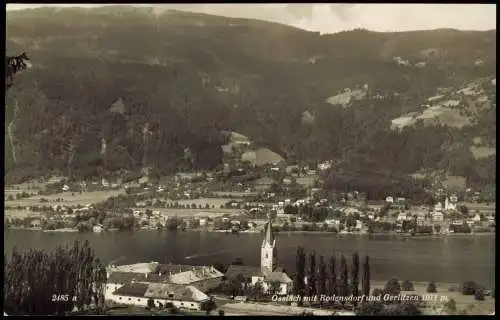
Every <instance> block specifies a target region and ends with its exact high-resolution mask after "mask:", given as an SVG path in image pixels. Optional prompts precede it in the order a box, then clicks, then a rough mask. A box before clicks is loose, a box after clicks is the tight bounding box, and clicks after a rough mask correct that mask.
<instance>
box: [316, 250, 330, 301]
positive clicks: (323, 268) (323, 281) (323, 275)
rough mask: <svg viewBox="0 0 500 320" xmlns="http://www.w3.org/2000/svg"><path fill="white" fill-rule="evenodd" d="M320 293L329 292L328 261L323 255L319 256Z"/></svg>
mask: <svg viewBox="0 0 500 320" xmlns="http://www.w3.org/2000/svg"><path fill="white" fill-rule="evenodd" d="M318 280H319V282H318V293H319V294H328V292H327V288H326V280H327V274H326V263H325V259H324V258H323V256H320V257H319V269H318Z"/></svg>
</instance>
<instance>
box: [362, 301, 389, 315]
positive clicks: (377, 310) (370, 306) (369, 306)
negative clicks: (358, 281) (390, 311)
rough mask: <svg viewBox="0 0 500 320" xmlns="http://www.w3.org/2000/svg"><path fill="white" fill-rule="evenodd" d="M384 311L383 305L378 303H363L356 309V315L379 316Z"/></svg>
mask: <svg viewBox="0 0 500 320" xmlns="http://www.w3.org/2000/svg"><path fill="white" fill-rule="evenodd" d="M383 310H384V304H383V303H382V302H380V301H370V302H364V303H362V304H361V306H360V307H359V308H358V310H357V312H356V315H358V316H379V315H381V314H382V311H383Z"/></svg>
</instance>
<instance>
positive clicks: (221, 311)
mask: <svg viewBox="0 0 500 320" xmlns="http://www.w3.org/2000/svg"><path fill="white" fill-rule="evenodd" d="M219 316H221V317H223V316H224V310H222V309H220V310H219Z"/></svg>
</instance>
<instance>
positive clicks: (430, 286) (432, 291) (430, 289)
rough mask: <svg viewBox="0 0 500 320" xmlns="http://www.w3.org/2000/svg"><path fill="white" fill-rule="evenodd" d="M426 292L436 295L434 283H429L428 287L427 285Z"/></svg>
mask: <svg viewBox="0 0 500 320" xmlns="http://www.w3.org/2000/svg"><path fill="white" fill-rule="evenodd" d="M427 292H428V293H436V292H437V289H436V284H435V283H434V282H430V283H429V284H428V285H427Z"/></svg>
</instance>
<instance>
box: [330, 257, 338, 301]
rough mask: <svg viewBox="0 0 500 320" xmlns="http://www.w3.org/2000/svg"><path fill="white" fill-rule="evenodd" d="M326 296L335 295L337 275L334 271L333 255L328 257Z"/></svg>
mask: <svg viewBox="0 0 500 320" xmlns="http://www.w3.org/2000/svg"><path fill="white" fill-rule="evenodd" d="M328 294H329V295H331V296H334V295H336V294H337V274H336V270H335V255H333V256H331V257H330V279H329V281H328Z"/></svg>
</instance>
